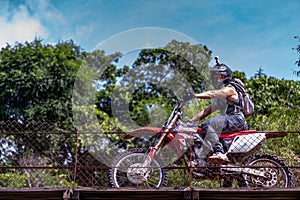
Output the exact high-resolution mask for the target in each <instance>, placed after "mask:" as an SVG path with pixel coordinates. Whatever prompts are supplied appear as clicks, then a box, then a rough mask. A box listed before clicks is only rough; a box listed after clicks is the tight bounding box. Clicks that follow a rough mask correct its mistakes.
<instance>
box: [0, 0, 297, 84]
mask: <svg viewBox="0 0 300 200" xmlns="http://www.w3.org/2000/svg"><path fill="white" fill-rule="evenodd" d="M299 10H300V1H299V0H248V1H246V0H230V1H227V0H210V1H207V0H189V1H188V0H176V1H174V0H148V1H146V0H63V1H61V0H52V1H50V0H0V29H1V31H0V46H1V47H3V46H5V45H6V43H9V44H13V43H14V42H16V41H19V42H24V41H32V40H33V38H34V37H36V36H37V37H40V38H42V39H44V41H45V42H46V43H54V44H55V43H57V42H58V41H61V40H69V39H73V40H74V42H75V43H77V44H78V45H80V46H81V47H82V48H83V49H85V50H87V51H92V50H93V49H94V48H95V47H96V46H97V45H98V44H99V43H101V42H103V41H106V40H107V39H109V38H112V37H113V36H115V35H118V34H120V33H124V32H126V31H129V30H132V29H140V28H143V27H157V28H162V29H168V30H171V31H174V32H178V33H179V34H183V35H185V36H187V37H189V38H191V39H192V40H194V41H196V42H198V43H200V44H204V45H206V46H207V47H208V48H209V49H211V50H212V51H213V55H218V56H219V57H220V58H221V61H222V62H224V63H226V64H227V65H228V66H230V67H231V68H232V69H233V70H239V71H245V73H246V74H247V76H248V77H250V76H253V75H254V74H255V73H256V71H257V70H258V69H259V67H261V68H262V69H263V70H264V71H263V72H264V73H266V74H267V75H268V76H275V77H277V78H280V79H281V78H284V79H293V80H300V78H299V77H296V76H295V75H293V70H298V67H297V66H296V65H295V62H296V60H297V59H298V54H297V53H296V52H295V51H293V50H292V48H294V47H296V45H297V44H298V40H297V39H295V38H294V36H295V35H299V36H300V26H299V24H300V20H299V19H300V12H299ZM149 34H151V32H150V33H149ZM154 34H155V33H154ZM137 37H138V38H139V39H143V36H142V35H139V36H137ZM144 39H145V38H144ZM145 40H147V39H145ZM127 42H128V41H127ZM145 42H147V41H145ZM123 45H126V42H125V41H124V44H123Z"/></svg>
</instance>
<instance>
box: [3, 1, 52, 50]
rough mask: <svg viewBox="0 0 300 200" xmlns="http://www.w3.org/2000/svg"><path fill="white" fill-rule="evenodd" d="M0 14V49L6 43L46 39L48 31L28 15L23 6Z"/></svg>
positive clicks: (37, 20)
mask: <svg viewBox="0 0 300 200" xmlns="http://www.w3.org/2000/svg"><path fill="white" fill-rule="evenodd" d="M10 12H11V13H8V9H6V13H3V12H2V13H1V14H0V27H1V31H0V47H4V46H5V45H6V44H7V43H8V44H13V43H15V42H24V41H32V40H33V39H34V37H42V38H47V36H48V31H47V28H46V27H44V26H43V25H42V23H41V21H40V20H39V19H37V18H34V17H33V16H31V15H30V14H29V11H28V9H27V8H26V7H25V6H24V5H20V6H18V7H17V8H16V9H14V10H11V11H10Z"/></svg>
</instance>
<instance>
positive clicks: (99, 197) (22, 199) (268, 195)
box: [0, 187, 300, 200]
mask: <svg viewBox="0 0 300 200" xmlns="http://www.w3.org/2000/svg"><path fill="white" fill-rule="evenodd" d="M0 199H1V200H2V199H3V200H38V199H39V200H40V199H42V200H104V199H107V200H119V199H120V200H133V199H140V200H152V199H156V200H177V199H178V200H180V199H183V200H198V199H199V200H246V199H253V200H262V199H263V200H300V188H299V187H297V188H288V189H263V188H252V189H226V188H218V189H216V188H211V189H207V188H205V189H203V188H192V189H191V188H161V189H142V190H141V189H139V190H133V189H95V188H76V189H73V188H36V189H33V188H19V189H3V188H2V189H0Z"/></svg>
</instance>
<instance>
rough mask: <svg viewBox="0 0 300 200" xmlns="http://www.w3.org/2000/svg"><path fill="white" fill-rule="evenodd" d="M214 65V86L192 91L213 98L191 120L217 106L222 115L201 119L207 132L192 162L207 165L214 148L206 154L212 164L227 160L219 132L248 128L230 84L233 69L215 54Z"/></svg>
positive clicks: (205, 97) (239, 102)
mask: <svg viewBox="0 0 300 200" xmlns="http://www.w3.org/2000/svg"><path fill="white" fill-rule="evenodd" d="M215 59H216V65H215V66H214V67H213V68H212V69H211V70H210V75H211V79H212V83H213V86H214V88H215V90H210V91H206V92H203V93H199V94H195V95H194V96H195V97H196V98H199V99H213V102H212V104H211V105H210V106H208V107H206V108H205V109H203V110H202V111H200V112H199V113H198V114H197V115H196V116H194V117H193V118H192V119H191V120H190V121H191V122H192V123H194V122H197V121H199V120H202V119H204V118H205V117H207V116H208V115H210V114H211V113H213V112H214V111H217V110H220V113H221V115H220V116H216V117H212V118H210V119H207V120H206V121H204V122H203V123H202V124H201V125H200V127H201V128H202V131H203V132H205V133H206V136H205V139H204V142H205V145H202V147H201V149H200V153H199V154H198V155H197V156H198V159H197V160H194V161H193V162H192V163H191V165H194V166H204V165H206V161H205V157H206V156H207V154H208V153H209V152H210V151H211V149H213V155H212V156H210V157H208V161H209V162H211V163H215V164H223V163H227V162H229V159H228V158H227V155H226V154H225V153H224V149H223V145H222V144H221V143H220V142H219V135H220V134H221V133H228V132H237V131H241V130H246V129H247V128H248V126H247V122H246V120H245V116H244V114H243V111H242V104H241V101H242V99H240V98H239V95H238V93H237V91H236V89H235V88H234V87H233V86H232V85H231V84H230V82H231V80H232V71H231V69H230V68H229V67H228V66H226V65H225V64H220V63H219V61H218V57H215Z"/></svg>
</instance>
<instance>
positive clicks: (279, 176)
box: [238, 153, 294, 188]
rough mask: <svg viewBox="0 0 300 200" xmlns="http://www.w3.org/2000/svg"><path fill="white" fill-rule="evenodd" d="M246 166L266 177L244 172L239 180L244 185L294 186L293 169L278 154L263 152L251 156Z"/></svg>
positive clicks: (245, 163) (267, 186)
mask: <svg viewBox="0 0 300 200" xmlns="http://www.w3.org/2000/svg"><path fill="white" fill-rule="evenodd" d="M244 166H245V167H250V168H251V167H253V168H254V169H256V170H259V171H260V172H262V173H264V174H265V176H266V177H259V176H254V175H249V174H242V175H241V177H240V178H239V180H238V182H239V185H240V186H243V187H266V188H290V187H294V179H293V173H292V170H291V169H290V168H289V167H288V166H287V165H286V163H285V162H284V161H283V160H282V159H280V158H279V157H278V156H275V155H271V154H267V153H261V154H256V155H253V156H250V157H249V158H248V159H247V160H246V161H245V162H244Z"/></svg>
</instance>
